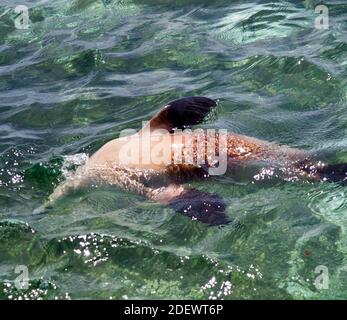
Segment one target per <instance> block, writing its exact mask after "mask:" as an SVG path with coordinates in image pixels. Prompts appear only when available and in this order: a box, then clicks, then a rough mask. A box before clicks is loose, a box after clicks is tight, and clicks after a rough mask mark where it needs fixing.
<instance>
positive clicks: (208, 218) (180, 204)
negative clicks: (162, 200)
mask: <svg viewBox="0 0 347 320" xmlns="http://www.w3.org/2000/svg"><path fill="white" fill-rule="evenodd" d="M168 206H169V207H170V208H172V209H174V210H175V211H177V212H179V213H181V214H183V215H185V216H188V217H190V218H191V219H193V220H198V221H201V222H204V223H207V224H209V225H222V224H228V223H229V222H230V221H229V220H228V217H227V216H226V214H225V203H224V201H223V199H222V198H221V197H219V196H218V195H216V194H212V193H208V192H202V191H199V190H197V189H184V191H183V192H181V194H180V195H178V196H175V197H173V198H172V199H170V200H169V201H168Z"/></svg>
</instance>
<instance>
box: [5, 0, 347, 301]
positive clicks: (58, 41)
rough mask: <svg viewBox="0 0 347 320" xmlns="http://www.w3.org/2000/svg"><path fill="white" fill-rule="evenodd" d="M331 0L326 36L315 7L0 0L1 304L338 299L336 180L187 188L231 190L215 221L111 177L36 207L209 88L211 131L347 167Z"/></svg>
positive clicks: (342, 12)
mask: <svg viewBox="0 0 347 320" xmlns="http://www.w3.org/2000/svg"><path fill="white" fill-rule="evenodd" d="M324 3H325V5H326V6H327V7H328V9H329V28H328V29H318V28H316V27H315V21H316V19H317V17H318V15H319V14H318V13H316V12H315V6H316V4H318V1H265V0H264V1H260V0H259V1H255V0H253V1H223V0H220V1H198V0H195V1H189V4H188V1H166V0H157V1H151V0H143V1H138V0H133V1H131V0H103V1H101V0H87V1H82V0H75V1H67V0H56V1H49V0H31V1H29V0H21V1H9V0H1V2H0V299H56V298H58V299H69V298H71V299H185V298H189V299H248V298H253V299H346V298H347V256H346V254H347V235H346V230H345V228H346V227H347V201H346V194H347V189H346V187H343V186H340V185H335V184H325V183H316V184H308V183H303V182H284V181H271V180H266V181H262V182H260V183H255V184H252V183H251V181H247V180H245V179H241V178H238V177H230V176H220V177H218V178H216V179H215V180H214V181H213V182H209V183H198V182H195V183H193V185H194V186H195V187H196V188H199V189H200V190H203V191H209V192H215V193H218V194H219V195H220V196H222V197H223V198H224V199H225V202H226V204H227V215H228V216H229V217H230V219H231V220H232V223H231V224H229V225H226V226H223V227H209V226H207V225H204V224H202V223H198V222H195V221H190V220H189V219H188V218H186V217H184V216H181V215H179V214H176V213H174V212H173V211H172V210H171V209H168V208H165V207H163V206H161V205H159V204H154V203H151V202H150V201H148V200H146V199H144V198H142V197H140V196H137V195H135V194H132V193H127V192H125V191H122V190H119V189H116V188H110V187H109V188H91V189H90V190H86V191H81V192H79V193H78V194H74V195H71V196H67V197H65V198H64V199H62V200H61V201H59V202H58V203H57V204H56V205H54V206H53V207H52V208H50V209H49V210H47V211H46V212H44V213H41V214H37V213H36V211H35V209H36V208H38V207H40V206H41V205H42V204H43V203H44V201H45V200H46V199H47V197H48V195H49V194H50V193H51V192H52V190H53V188H54V186H55V185H57V183H59V181H61V180H62V179H63V175H64V173H66V172H71V171H72V170H73V169H74V168H75V167H76V166H77V165H78V163H79V160H81V159H83V158H84V157H85V156H86V155H88V154H92V153H93V152H94V151H96V150H97V149H98V148H99V147H100V146H101V145H103V144H104V143H105V142H106V141H108V140H110V139H113V138H117V137H118V135H119V133H120V132H121V130H123V129H125V128H133V129H139V128H140V127H141V124H142V121H143V120H148V119H149V118H150V117H151V116H152V115H154V114H155V113H156V112H157V111H158V110H159V109H160V108H161V107H162V106H163V105H165V103H166V102H168V101H171V100H173V99H176V98H178V97H184V96H191V95H204V96H208V97H211V98H214V99H219V101H220V108H219V111H218V117H217V118H216V119H215V120H214V122H213V123H212V124H211V125H213V126H215V127H218V128H226V129H228V131H230V132H237V133H241V134H246V135H249V136H253V137H256V138H259V139H264V140H267V141H277V142H279V143H281V144H286V145H289V146H291V147H297V148H302V149H305V150H308V151H314V152H317V153H320V154H322V155H324V157H325V159H326V160H327V161H328V162H331V163H335V162H346V161H347V139H346V130H347V104H346V98H347V83H346V75H347V4H346V2H345V1H342V0H335V1H325V2H324ZM16 5H26V6H28V7H29V17H30V23H29V29H28V30H18V29H16V27H15V25H14V20H15V19H16V17H17V14H16V13H15V11H14V8H15V7H16ZM18 266H26V267H27V268H28V272H29V279H30V280H29V287H28V288H27V289H24V290H20V289H18V288H16V285H15V283H16V282H15V281H16V277H18V275H19V274H16V273H15V270H16V267H18ZM318 266H325V267H326V268H327V270H328V278H327V279H328V285H327V288H325V289H324V288H322V289H320V288H319V287H317V286H316V285H315V280H316V279H317V276H318V274H317V273H315V269H316V268H317V267H318Z"/></svg>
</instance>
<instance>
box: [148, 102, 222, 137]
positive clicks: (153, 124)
mask: <svg viewBox="0 0 347 320" xmlns="http://www.w3.org/2000/svg"><path fill="white" fill-rule="evenodd" d="M216 106H217V103H216V102H215V101H214V100H212V99H209V98H205V97H187V98H182V99H178V100H175V101H172V102H169V103H168V104H167V105H166V106H165V107H164V108H163V109H162V110H160V111H159V113H157V114H156V115H155V116H154V117H153V118H152V119H151V120H150V122H149V125H150V128H151V131H153V130H158V129H165V130H168V131H170V132H172V131H173V130H174V129H182V130H184V129H185V128H189V127H191V126H193V125H195V124H199V123H201V122H202V121H203V120H204V118H205V117H206V115H208V114H209V113H210V112H211V111H212V109H213V108H215V107H216ZM146 128H148V127H146Z"/></svg>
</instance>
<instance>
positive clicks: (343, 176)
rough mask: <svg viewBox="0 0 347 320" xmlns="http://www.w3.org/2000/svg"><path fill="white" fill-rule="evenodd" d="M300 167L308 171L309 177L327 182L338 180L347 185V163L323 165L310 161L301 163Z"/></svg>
mask: <svg viewBox="0 0 347 320" xmlns="http://www.w3.org/2000/svg"><path fill="white" fill-rule="evenodd" d="M298 167H299V169H300V170H302V171H304V172H305V173H307V174H308V175H309V176H308V177H309V178H313V180H320V181H326V182H337V183H340V184H342V185H344V186H346V185H347V163H337V164H328V165H321V164H319V163H318V164H316V163H313V162H310V161H303V162H300V163H299V166H298Z"/></svg>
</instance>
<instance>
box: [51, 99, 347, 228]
mask: <svg viewBox="0 0 347 320" xmlns="http://www.w3.org/2000/svg"><path fill="white" fill-rule="evenodd" d="M216 106H217V103H216V102H215V101H213V100H211V99H209V98H205V97H188V98H182V99H179V100H175V101H173V102H170V103H168V104H167V105H166V106H165V107H164V108H163V109H162V110H161V111H160V112H159V113H157V114H156V115H155V116H154V117H153V118H152V119H151V120H150V121H149V123H148V124H147V125H146V126H144V128H143V129H142V130H140V131H139V132H135V133H134V132H132V134H130V135H127V136H122V137H120V138H118V139H115V140H112V141H109V142H107V143H106V144H105V145H104V146H102V147H101V148H100V149H99V150H98V151H97V152H96V153H94V154H93V155H92V156H91V157H90V159H89V160H88V162H87V163H86V164H85V165H84V166H82V167H79V168H78V169H77V170H76V172H75V173H74V175H73V176H72V177H71V178H69V179H67V180H66V181H64V182H63V183H62V184H60V185H59V186H58V187H57V188H56V189H55V191H54V192H53V194H52V195H51V196H50V198H49V203H50V204H52V203H53V202H54V201H55V200H56V199H58V198H59V197H61V196H63V195H64V194H67V193H68V192H70V191H72V190H75V189H78V188H81V187H84V186H88V185H91V184H94V185H99V184H110V185H114V186H117V187H120V188H122V189H125V190H129V191H133V192H136V193H138V194H140V195H143V196H145V197H147V198H149V199H151V200H153V201H155V202H158V203H162V204H165V205H168V206H169V207H171V208H173V209H174V210H175V211H177V212H180V213H182V214H184V215H186V216H189V217H190V218H191V219H193V220H199V221H201V222H204V223H207V224H210V225H220V224H226V223H228V221H229V219H228V217H227V216H226V214H225V204H224V202H223V199H221V198H220V197H219V196H218V195H215V194H211V193H208V192H202V191H199V190H197V189H193V188H189V187H186V186H184V185H183V184H184V183H185V182H188V181H190V180H192V179H207V178H209V177H210V176H211V175H219V174H224V173H225V171H226V169H234V170H235V168H238V166H241V165H242V166H245V165H253V164H255V163H260V164H261V167H262V168H263V170H264V166H263V164H264V163H265V164H266V167H265V171H266V170H267V171H266V174H268V175H272V174H276V175H277V176H281V177H282V178H284V179H289V180H293V179H299V178H301V179H307V180H312V181H319V180H328V181H345V180H346V169H347V166H346V165H344V164H342V165H334V166H324V165H323V164H322V163H320V162H318V163H317V164H315V163H314V161H313V160H311V157H310V156H309V155H308V154H307V153H306V152H304V151H302V150H297V149H291V148H289V147H286V146H279V145H276V144H274V143H268V142H265V141H261V140H258V139H254V138H250V137H246V136H243V135H238V134H234V133H226V132H225V131H223V130H218V131H214V130H202V129H198V130H194V131H192V130H191V129H190V128H191V127H192V126H193V125H196V124H199V123H202V122H203V120H204V119H205V118H206V116H207V115H208V114H210V112H211V111H213V110H214V109H215V108H216ZM276 170H277V173H274V172H275V171H276ZM260 174H261V172H260Z"/></svg>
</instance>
